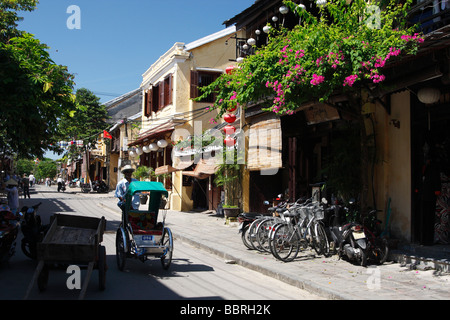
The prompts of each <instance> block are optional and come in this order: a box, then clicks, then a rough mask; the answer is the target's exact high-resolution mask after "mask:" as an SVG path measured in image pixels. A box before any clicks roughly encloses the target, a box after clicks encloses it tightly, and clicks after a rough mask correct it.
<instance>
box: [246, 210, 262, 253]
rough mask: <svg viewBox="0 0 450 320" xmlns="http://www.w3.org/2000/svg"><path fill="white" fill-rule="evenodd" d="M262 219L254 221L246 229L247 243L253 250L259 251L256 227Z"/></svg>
mask: <svg viewBox="0 0 450 320" xmlns="http://www.w3.org/2000/svg"><path fill="white" fill-rule="evenodd" d="M262 220H263V219H261V218H259V219H256V220H255V221H253V222H252V224H251V225H250V228H248V236H247V239H248V242H249V243H250V245H251V246H252V248H253V249H255V250H258V251H260V249H259V244H258V241H257V239H256V228H257V227H258V225H259V224H260V223H261V222H262Z"/></svg>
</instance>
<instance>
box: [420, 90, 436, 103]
mask: <svg viewBox="0 0 450 320" xmlns="http://www.w3.org/2000/svg"><path fill="white" fill-rule="evenodd" d="M417 97H418V98H419V101H420V102H422V103H425V104H433V103H436V102H438V101H439V99H440V97H441V92H440V91H439V89H437V88H429V87H426V88H421V89H420V90H419V92H417Z"/></svg>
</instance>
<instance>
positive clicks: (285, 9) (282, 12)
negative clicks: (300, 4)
mask: <svg viewBox="0 0 450 320" xmlns="http://www.w3.org/2000/svg"><path fill="white" fill-rule="evenodd" d="M278 10H279V11H280V13H281V14H286V13H288V12H289V8H288V7H286V6H281V7H280V8H279V9H278Z"/></svg>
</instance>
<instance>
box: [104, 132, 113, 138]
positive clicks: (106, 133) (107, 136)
mask: <svg viewBox="0 0 450 320" xmlns="http://www.w3.org/2000/svg"><path fill="white" fill-rule="evenodd" d="M103 138H106V139H112V136H111V135H110V134H109V132H107V131H106V130H103Z"/></svg>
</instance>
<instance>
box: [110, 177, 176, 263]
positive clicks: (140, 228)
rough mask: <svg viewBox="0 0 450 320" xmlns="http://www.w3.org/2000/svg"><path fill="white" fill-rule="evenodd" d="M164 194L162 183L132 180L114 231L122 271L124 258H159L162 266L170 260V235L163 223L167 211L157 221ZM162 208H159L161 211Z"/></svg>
mask: <svg viewBox="0 0 450 320" xmlns="http://www.w3.org/2000/svg"><path fill="white" fill-rule="evenodd" d="M137 195H139V196H140V205H139V208H136V207H133V203H132V202H133V201H132V200H133V197H135V196H137ZM163 196H165V197H167V196H168V192H167V190H166V189H165V188H164V186H163V184H162V183H161V182H149V181H133V182H131V183H130V185H129V187H128V191H127V193H126V195H125V204H124V207H123V208H122V222H121V224H120V226H119V228H118V229H117V233H116V259H117V266H118V268H119V270H121V271H123V270H124V268H125V263H126V259H127V258H136V259H139V260H141V261H142V262H145V261H146V260H147V259H148V257H150V256H154V257H157V258H160V259H161V264H162V267H163V268H164V269H166V270H167V269H168V268H169V267H170V264H171V262H172V253H173V237H172V232H171V231H170V229H169V228H168V227H166V226H165V218H166V211H165V210H164V212H163V214H162V219H161V220H162V221H160V222H158V214H159V211H160V210H161V203H162V199H163ZM161 211H162V210H161Z"/></svg>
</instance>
